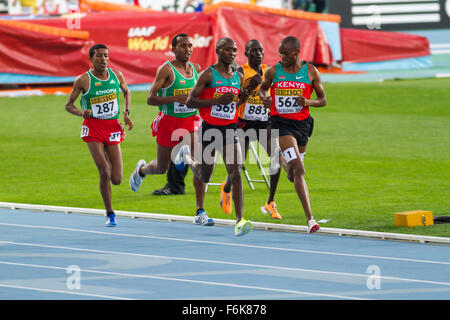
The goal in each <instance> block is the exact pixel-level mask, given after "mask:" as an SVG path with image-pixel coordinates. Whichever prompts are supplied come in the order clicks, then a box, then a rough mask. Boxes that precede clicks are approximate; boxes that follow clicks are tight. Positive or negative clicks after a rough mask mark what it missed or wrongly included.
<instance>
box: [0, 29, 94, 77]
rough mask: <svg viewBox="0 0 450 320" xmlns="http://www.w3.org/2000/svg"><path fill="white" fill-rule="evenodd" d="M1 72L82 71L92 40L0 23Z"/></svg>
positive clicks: (59, 74) (60, 72) (61, 72)
mask: <svg viewBox="0 0 450 320" xmlns="http://www.w3.org/2000/svg"><path fill="white" fill-rule="evenodd" d="M0 39H1V45H0V72H4V73H18V74H36V75H58V76H73V75H78V74H81V73H82V72H85V71H86V70H87V68H89V65H88V59H86V57H87V56H88V50H89V47H90V46H91V45H93V42H91V41H90V40H84V39H74V38H66V37H61V36H56V35H53V34H47V33H41V32H36V31H31V30H27V29H21V28H17V27H12V26H7V25H0Z"/></svg>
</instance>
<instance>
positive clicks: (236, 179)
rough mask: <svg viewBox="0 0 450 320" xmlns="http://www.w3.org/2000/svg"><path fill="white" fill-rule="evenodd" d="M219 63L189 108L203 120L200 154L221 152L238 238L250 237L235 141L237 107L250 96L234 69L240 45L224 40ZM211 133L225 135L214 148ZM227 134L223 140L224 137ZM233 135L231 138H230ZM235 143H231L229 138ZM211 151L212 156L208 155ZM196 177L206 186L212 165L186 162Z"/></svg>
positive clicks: (192, 96) (194, 94) (205, 73)
mask: <svg viewBox="0 0 450 320" xmlns="http://www.w3.org/2000/svg"><path fill="white" fill-rule="evenodd" d="M216 53H217V57H218V62H217V63H216V64H215V65H212V66H210V67H209V68H207V69H206V70H204V71H203V72H202V73H201V74H200V75H199V78H198V81H197V83H196V84H195V86H194V88H192V91H191V93H190V95H189V98H188V100H187V102H186V105H187V106H188V107H190V108H199V111H200V115H201V116H202V118H203V123H202V130H201V131H202V133H203V135H202V137H203V140H202V143H201V144H200V145H201V150H200V152H199V153H198V154H200V155H202V156H205V150H206V151H207V153H208V154H207V157H208V158H210V159H214V155H215V149H216V148H217V149H219V151H221V152H222V157H223V160H224V162H225V167H226V170H227V173H228V176H229V177H230V179H231V184H232V196H233V201H234V208H235V214H236V226H235V235H236V236H241V235H244V234H247V233H248V232H250V231H251V229H252V224H251V222H250V221H247V220H245V219H244V218H243V211H244V192H243V187H242V179H241V167H242V152H241V147H240V144H239V143H238V141H237V140H236V139H235V138H236V136H235V129H236V128H237V120H238V115H237V112H236V106H237V105H240V104H242V103H243V102H245V101H246V100H247V98H248V96H249V93H248V91H247V90H246V89H244V88H242V87H241V86H242V84H243V78H244V75H243V74H241V73H239V72H237V70H235V69H234V68H233V66H232V65H233V62H234V59H235V57H236V53H237V45H236V42H235V41H234V40H233V39H230V38H221V39H219V41H217V44H216ZM208 131H209V132H214V131H215V132H218V133H219V136H220V133H221V134H222V135H221V136H220V137H219V136H214V138H215V140H214V142H213V143H214V147H213V148H211V149H210V145H211V144H212V143H211V144H209V143H208V142H206V139H205V137H206V135H207V134H208ZM224 133H225V134H226V136H227V137H226V138H224V136H223V134H224ZM229 133H232V134H231V135H228V134H229ZM231 136H232V137H233V139H228V138H229V137H231ZM210 151H211V154H209V152H210ZM186 162H187V163H188V164H189V165H190V167H191V168H192V171H193V172H194V174H196V175H197V176H198V177H199V179H200V180H201V181H203V182H205V183H208V182H209V181H210V179H211V175H212V173H213V170H214V162H213V161H204V159H203V161H202V159H196V160H195V162H194V161H193V160H192V158H191V159H189V158H188V157H187V161H186Z"/></svg>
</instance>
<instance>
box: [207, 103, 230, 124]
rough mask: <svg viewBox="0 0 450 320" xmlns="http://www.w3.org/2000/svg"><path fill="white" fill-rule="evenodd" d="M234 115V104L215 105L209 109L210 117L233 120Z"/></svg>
mask: <svg viewBox="0 0 450 320" xmlns="http://www.w3.org/2000/svg"><path fill="white" fill-rule="evenodd" d="M235 114H236V102H234V101H233V102H231V103H229V104H225V105H224V104H216V105H213V106H212V107H211V117H215V118H220V119H225V120H233V119H234V116H235Z"/></svg>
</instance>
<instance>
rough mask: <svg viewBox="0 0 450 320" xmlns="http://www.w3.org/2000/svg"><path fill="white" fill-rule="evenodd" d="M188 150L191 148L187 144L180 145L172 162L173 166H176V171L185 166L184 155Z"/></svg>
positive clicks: (181, 169)
mask: <svg viewBox="0 0 450 320" xmlns="http://www.w3.org/2000/svg"><path fill="white" fill-rule="evenodd" d="M190 152H191V150H190V148H189V146H188V145H184V146H182V147H181V149H180V151H179V152H178V154H177V156H176V157H175V161H174V162H173V163H174V164H175V168H177V170H178V171H183V169H184V167H185V166H186V163H185V161H184V155H185V154H189V153H190Z"/></svg>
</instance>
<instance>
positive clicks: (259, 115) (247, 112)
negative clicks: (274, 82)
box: [244, 102, 269, 121]
mask: <svg viewBox="0 0 450 320" xmlns="http://www.w3.org/2000/svg"><path fill="white" fill-rule="evenodd" d="M244 119H245V120H253V121H255V120H257V121H267V120H269V111H268V110H267V108H266V107H264V105H261V104H257V105H254V104H251V103H248V102H247V103H246V104H245V109H244Z"/></svg>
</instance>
